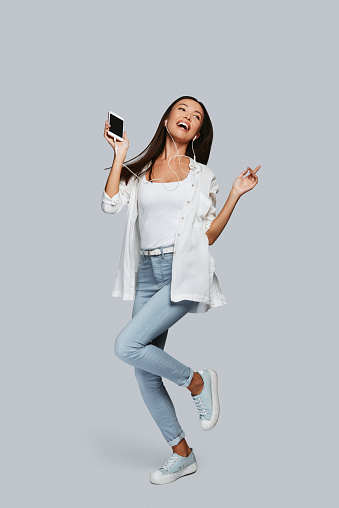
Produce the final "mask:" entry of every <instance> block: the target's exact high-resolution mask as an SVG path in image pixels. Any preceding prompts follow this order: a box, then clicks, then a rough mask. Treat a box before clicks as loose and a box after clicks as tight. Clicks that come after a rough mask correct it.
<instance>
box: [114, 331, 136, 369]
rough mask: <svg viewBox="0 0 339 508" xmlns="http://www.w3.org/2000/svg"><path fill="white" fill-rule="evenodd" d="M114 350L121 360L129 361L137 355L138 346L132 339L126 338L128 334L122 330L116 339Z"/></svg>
mask: <svg viewBox="0 0 339 508" xmlns="http://www.w3.org/2000/svg"><path fill="white" fill-rule="evenodd" d="M114 352H115V354H116V356H117V357H118V358H119V359H120V360H122V361H124V362H128V361H129V360H131V359H132V358H135V357H136V356H137V354H138V348H137V347H135V346H133V341H132V340H130V339H129V340H127V339H126V335H125V334H124V333H123V332H120V333H119V335H118V336H117V338H116V339H115V344H114Z"/></svg>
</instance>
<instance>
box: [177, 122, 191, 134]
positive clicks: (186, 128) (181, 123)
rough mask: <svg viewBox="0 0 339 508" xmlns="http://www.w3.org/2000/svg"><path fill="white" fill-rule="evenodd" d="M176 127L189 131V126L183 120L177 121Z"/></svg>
mask: <svg viewBox="0 0 339 508" xmlns="http://www.w3.org/2000/svg"><path fill="white" fill-rule="evenodd" d="M177 127H179V129H181V130H184V131H186V132H188V131H189V126H188V125H187V124H185V123H184V122H178V123H177Z"/></svg>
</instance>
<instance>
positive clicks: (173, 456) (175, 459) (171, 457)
mask: <svg viewBox="0 0 339 508" xmlns="http://www.w3.org/2000/svg"><path fill="white" fill-rule="evenodd" d="M178 458H179V457H176V456H175V455H171V456H170V458H169V459H168V460H167V462H166V464H164V465H163V466H162V467H161V468H160V469H166V470H167V471H168V470H169V468H170V467H171V466H172V465H173V464H174V462H176V461H177V460H178Z"/></svg>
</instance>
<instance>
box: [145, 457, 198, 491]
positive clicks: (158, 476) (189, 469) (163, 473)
mask: <svg viewBox="0 0 339 508" xmlns="http://www.w3.org/2000/svg"><path fill="white" fill-rule="evenodd" d="M191 450H192V451H191V453H190V454H189V456H188V457H182V456H181V455H178V454H177V453H174V452H173V453H172V455H171V456H170V458H169V459H168V460H167V462H166V464H164V465H163V466H162V467H161V468H160V469H157V470H156V471H154V472H153V473H152V474H151V477H150V482H151V483H154V484H156V485H163V484H165V483H171V482H174V481H175V480H177V479H178V478H180V477H181V476H186V475H189V474H192V473H195V472H196V470H197V468H198V465H197V461H196V458H195V455H194V452H193V448H191Z"/></svg>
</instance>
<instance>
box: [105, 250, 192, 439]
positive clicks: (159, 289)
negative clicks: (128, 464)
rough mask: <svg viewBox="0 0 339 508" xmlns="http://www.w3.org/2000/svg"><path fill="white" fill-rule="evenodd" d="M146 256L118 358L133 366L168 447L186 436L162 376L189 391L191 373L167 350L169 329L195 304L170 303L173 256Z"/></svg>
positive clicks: (118, 340) (141, 262)
mask: <svg viewBox="0 0 339 508" xmlns="http://www.w3.org/2000/svg"><path fill="white" fill-rule="evenodd" d="M159 248H160V249H161V254H159V255H156V256H148V255H145V254H144V253H142V254H140V259H139V271H138V280H137V287H136V295H135V300H134V306H133V312H132V319H131V321H130V322H129V323H128V324H127V325H126V326H125V327H124V328H123V329H122V331H121V332H120V333H119V335H118V336H117V338H116V341H115V354H116V355H117V356H118V358H120V359H121V360H122V361H124V362H126V363H128V364H129V365H133V366H134V370H135V376H136V379H137V381H138V384H139V388H140V392H141V395H142V397H143V399H144V402H145V404H146V406H147V408H148V410H149V412H150V413H151V415H152V417H153V419H154V420H155V422H156V424H157V425H158V427H159V429H160V431H161V433H162V435H163V436H164V438H165V439H166V441H167V443H168V444H169V445H170V446H174V445H176V444H178V443H179V442H180V441H181V440H182V439H183V438H184V437H185V433H184V431H183V430H182V428H181V426H180V424H179V421H178V419H177V416H176V413H175V409H174V406H173V402H172V400H171V399H170V396H169V394H168V392H167V390H166V388H165V386H164V384H163V382H162V377H164V378H166V379H169V380H170V381H173V383H175V384H177V385H178V386H183V387H185V388H186V387H187V386H188V385H189V384H190V383H191V380H192V377H193V373H194V372H193V370H192V369H191V368H190V367H187V366H186V365H184V364H183V363H181V362H179V361H178V360H176V359H175V358H173V357H172V356H170V355H169V354H168V353H166V352H165V351H164V347H165V342H166V338H167V334H168V329H169V327H170V326H172V325H174V323H176V322H177V321H178V320H179V319H180V318H182V317H183V316H184V315H185V314H187V312H189V310H190V309H191V308H192V306H193V305H196V304H197V303H196V302H193V301H191V300H182V301H180V302H172V301H171V296H170V292H171V280H172V261H173V252H171V253H167V254H164V252H163V247H159Z"/></svg>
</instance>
